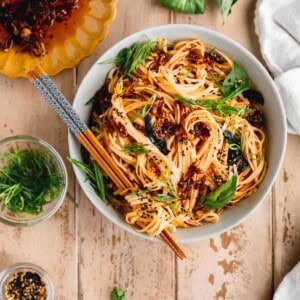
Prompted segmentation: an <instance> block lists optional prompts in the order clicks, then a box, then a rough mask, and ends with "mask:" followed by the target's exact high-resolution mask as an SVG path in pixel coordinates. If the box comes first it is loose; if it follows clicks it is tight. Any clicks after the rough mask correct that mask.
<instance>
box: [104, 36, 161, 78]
mask: <svg viewBox="0 0 300 300" xmlns="http://www.w3.org/2000/svg"><path fill="white" fill-rule="evenodd" d="M155 47H156V43H153V42H151V41H147V42H146V43H135V44H133V45H132V46H130V47H128V48H124V49H122V50H121V51H120V52H119V53H118V55H117V57H116V58H115V59H112V60H107V61H104V62H100V64H105V63H115V64H116V65H117V66H121V70H122V71H123V72H124V73H125V74H126V75H128V76H129V77H131V78H132V79H135V77H134V76H133V75H132V72H134V71H135V70H136V69H137V68H138V67H139V66H140V64H141V63H142V62H143V61H144V60H146V59H147V58H148V57H149V55H150V54H151V52H153V51H154V49H155Z"/></svg>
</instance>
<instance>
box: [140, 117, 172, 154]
mask: <svg viewBox="0 0 300 300" xmlns="http://www.w3.org/2000/svg"><path fill="white" fill-rule="evenodd" d="M145 130H146V135H147V137H148V138H149V140H150V141H151V143H153V144H154V145H155V146H156V147H157V148H158V149H159V150H160V152H161V153H163V154H165V155H167V154H168V153H169V150H168V148H167V142H166V141H165V140H163V139H159V138H158V137H157V136H156V134H155V131H154V128H153V126H152V123H151V117H150V116H149V115H146V116H145Z"/></svg>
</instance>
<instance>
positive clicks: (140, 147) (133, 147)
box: [122, 143, 150, 155]
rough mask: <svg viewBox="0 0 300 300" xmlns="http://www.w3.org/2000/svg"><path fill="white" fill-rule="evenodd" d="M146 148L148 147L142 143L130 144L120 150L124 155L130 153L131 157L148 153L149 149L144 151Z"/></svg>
mask: <svg viewBox="0 0 300 300" xmlns="http://www.w3.org/2000/svg"><path fill="white" fill-rule="evenodd" d="M147 146H149V145H148V144H142V143H132V144H129V145H125V146H124V147H123V149H122V150H123V151H124V152H125V153H130V154H133V155H141V154H146V153H149V152H150V150H149V149H146V147H147Z"/></svg>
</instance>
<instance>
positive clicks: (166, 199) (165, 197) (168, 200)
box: [152, 194, 179, 204]
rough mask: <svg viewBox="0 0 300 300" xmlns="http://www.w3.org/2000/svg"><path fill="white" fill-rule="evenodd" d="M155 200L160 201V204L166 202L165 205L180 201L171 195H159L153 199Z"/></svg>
mask: <svg viewBox="0 0 300 300" xmlns="http://www.w3.org/2000/svg"><path fill="white" fill-rule="evenodd" d="M152 198H153V199H154V200H156V201H159V202H164V203H167V204H169V203H173V202H175V201H176V200H178V199H179V198H178V197H177V198H174V197H173V196H171V195H165V194H158V195H155V196H153V197H152Z"/></svg>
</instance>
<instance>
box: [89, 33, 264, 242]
mask: <svg viewBox="0 0 300 300" xmlns="http://www.w3.org/2000/svg"><path fill="white" fill-rule="evenodd" d="M152 42H153V43H155V44H156V47H155V49H154V50H153V51H152V52H151V54H150V55H149V56H148V57H147V58H146V59H145V60H144V61H143V62H142V63H141V64H140V65H139V66H138V67H137V69H136V70H135V71H133V73H132V74H126V73H124V72H123V71H122V68H121V66H116V67H114V68H112V69H111V70H110V72H109V73H108V77H107V81H106V84H105V88H106V89H107V94H109V95H110V99H109V102H108V103H105V107H104V106H102V108H101V111H100V112H99V111H98V112H96V110H95V109H94V112H93V122H94V126H93V131H94V133H95V134H96V136H97V138H98V139H99V141H100V142H101V143H102V144H103V146H104V147H105V148H106V150H107V151H108V152H109V154H110V155H111V157H112V159H113V160H114V161H115V163H116V164H117V165H118V166H119V167H120V168H121V169H122V170H123V171H124V173H125V174H126V175H127V176H128V178H129V179H130V180H131V181H132V182H133V184H134V185H135V186H136V188H135V189H134V190H133V191H127V192H126V193H120V191H118V190H117V188H116V187H115V186H114V184H113V183H110V184H109V186H110V188H111V189H112V191H113V199H112V200H111V201H112V203H113V205H114V206H116V207H117V208H119V209H120V210H122V212H123V213H124V215H125V219H126V222H128V223H129V224H130V225H132V226H133V227H134V228H135V230H137V231H139V232H146V233H148V234H150V235H154V236H156V235H159V234H160V233H161V231H162V230H164V229H169V230H171V231H174V230H175V229H176V227H189V226H200V225H202V224H203V222H210V223H216V222H218V221H219V218H220V215H221V214H222V212H223V210H224V208H225V207H229V206H231V205H233V204H235V203H237V202H239V201H240V200H241V199H244V198H246V197H249V196H250V195H251V194H252V193H253V192H255V191H256V190H257V188H258V185H259V184H260V182H261V181H262V180H263V178H264V176H265V173H266V170H267V163H266V160H265V133H264V131H263V130H262V128H261V127H262V126H258V125H257V122H258V121H257V120H258V119H257V118H255V116H256V115H255V113H257V112H258V113H261V112H260V110H259V107H258V106H257V104H255V103H253V101H251V99H248V98H247V97H245V95H244V94H243V93H239V94H237V95H234V96H233V97H230V99H228V100H227V101H226V103H225V104H226V106H227V108H228V106H230V107H233V108H234V109H236V110H237V111H238V112H241V113H220V111H217V110H216V109H214V108H213V106H211V107H208V106H207V105H194V103H196V102H195V101H198V100H208V102H207V103H208V104H210V105H214V103H218V102H219V101H221V99H222V97H223V95H222V90H221V88H220V83H222V82H224V80H225V78H226V77H227V76H228V74H229V73H230V72H231V71H232V69H233V67H234V62H233V61H232V60H231V59H230V58H229V57H227V56H226V55H225V54H223V53H222V52H220V51H219V50H216V49H214V48H212V47H211V46H208V45H205V44H203V43H202V42H201V41H200V40H199V39H195V40H183V41H179V42H176V43H170V42H169V41H167V40H166V39H157V40H154V41H152ZM180 99H184V100H183V101H180ZM100 100H101V99H100ZM209 101H210V102H209ZM211 101H212V102H211ZM189 104H191V105H189ZM98 105H99V103H98ZM100 106H101V103H100ZM258 113H257V114H258ZM249 116H250V117H249ZM251 116H252V119H251ZM253 120H254V121H253ZM255 122H256V123H255ZM151 126H152V129H151ZM149 128H150V129H151V130H153V131H154V133H155V135H156V136H155V137H153V136H152V137H151V135H150V133H151V132H150V133H149V130H150V129H149ZM128 147H133V148H134V147H139V148H136V149H135V150H136V153H135V152H132V150H131V151H129V150H128V149H129V148H128ZM164 147H165V148H164ZM163 148H164V150H163ZM138 151H139V152H138ZM164 151H165V153H163V152H164ZM233 174H237V175H238V180H237V185H236V188H235V190H234V194H233V197H232V198H231V199H230V201H228V202H227V203H226V205H225V207H218V208H214V209H209V208H207V207H205V205H204V204H203V203H204V202H205V201H207V200H205V199H206V197H207V196H208V195H210V194H211V193H212V192H214V191H216V190H217V189H219V188H220V187H221V186H222V185H223V184H224V183H226V182H228V181H229V180H230V179H231V178H233V177H232V176H233Z"/></svg>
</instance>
